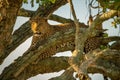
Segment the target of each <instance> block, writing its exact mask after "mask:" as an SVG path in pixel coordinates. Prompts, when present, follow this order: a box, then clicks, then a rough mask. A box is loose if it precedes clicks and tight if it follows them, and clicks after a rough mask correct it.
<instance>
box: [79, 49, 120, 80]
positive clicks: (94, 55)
mask: <svg viewBox="0 0 120 80" xmlns="http://www.w3.org/2000/svg"><path fill="white" fill-rule="evenodd" d="M85 59H86V60H85V61H84V62H83V63H82V64H81V65H80V68H81V69H82V70H83V67H84V70H85V69H86V70H87V71H88V72H89V73H102V74H103V75H105V76H108V77H110V78H111V79H112V80H119V79H120V76H119V75H120V52H119V51H116V50H109V49H108V50H103V51H100V50H96V51H93V52H91V53H89V54H87V55H85Z"/></svg>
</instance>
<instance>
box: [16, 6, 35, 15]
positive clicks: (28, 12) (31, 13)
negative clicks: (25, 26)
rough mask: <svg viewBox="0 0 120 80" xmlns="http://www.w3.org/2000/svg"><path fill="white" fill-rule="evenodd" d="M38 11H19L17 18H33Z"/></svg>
mask: <svg viewBox="0 0 120 80" xmlns="http://www.w3.org/2000/svg"><path fill="white" fill-rule="evenodd" d="M35 12H36V11H31V10H26V9H23V8H21V9H19V11H18V14H17V16H23V17H31V16H32V15H34V13H35Z"/></svg>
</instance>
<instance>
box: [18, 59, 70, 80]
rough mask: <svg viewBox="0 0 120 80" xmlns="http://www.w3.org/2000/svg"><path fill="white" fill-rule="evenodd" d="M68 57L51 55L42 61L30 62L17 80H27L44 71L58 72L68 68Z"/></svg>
mask: <svg viewBox="0 0 120 80" xmlns="http://www.w3.org/2000/svg"><path fill="white" fill-rule="evenodd" d="M68 66H69V64H68V57H51V58H48V59H45V60H42V61H38V62H37V63H36V62H34V63H32V64H30V65H29V66H28V67H27V68H25V70H24V71H23V72H22V73H21V74H20V76H18V77H17V80H26V79H28V78H30V77H33V76H36V75H38V74H43V73H51V72H58V71H60V70H63V69H67V68H68Z"/></svg>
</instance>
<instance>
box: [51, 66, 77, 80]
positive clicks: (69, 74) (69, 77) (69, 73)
mask: <svg viewBox="0 0 120 80" xmlns="http://www.w3.org/2000/svg"><path fill="white" fill-rule="evenodd" d="M73 73H74V70H73V69H72V67H69V68H68V69H66V70H65V72H64V73H63V74H62V75H60V76H58V77H54V78H51V79H49V80H76V79H75V78H74V77H73Z"/></svg>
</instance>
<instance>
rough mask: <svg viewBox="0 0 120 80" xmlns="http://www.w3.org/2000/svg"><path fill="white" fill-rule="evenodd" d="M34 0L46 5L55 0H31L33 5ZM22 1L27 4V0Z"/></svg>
mask: <svg viewBox="0 0 120 80" xmlns="http://www.w3.org/2000/svg"><path fill="white" fill-rule="evenodd" d="M34 1H35V2H36V3H38V4H40V5H43V6H46V5H48V4H51V3H52V4H54V3H55V2H56V0H31V6H32V7H33V6H34ZM23 3H26V4H28V0H23Z"/></svg>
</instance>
